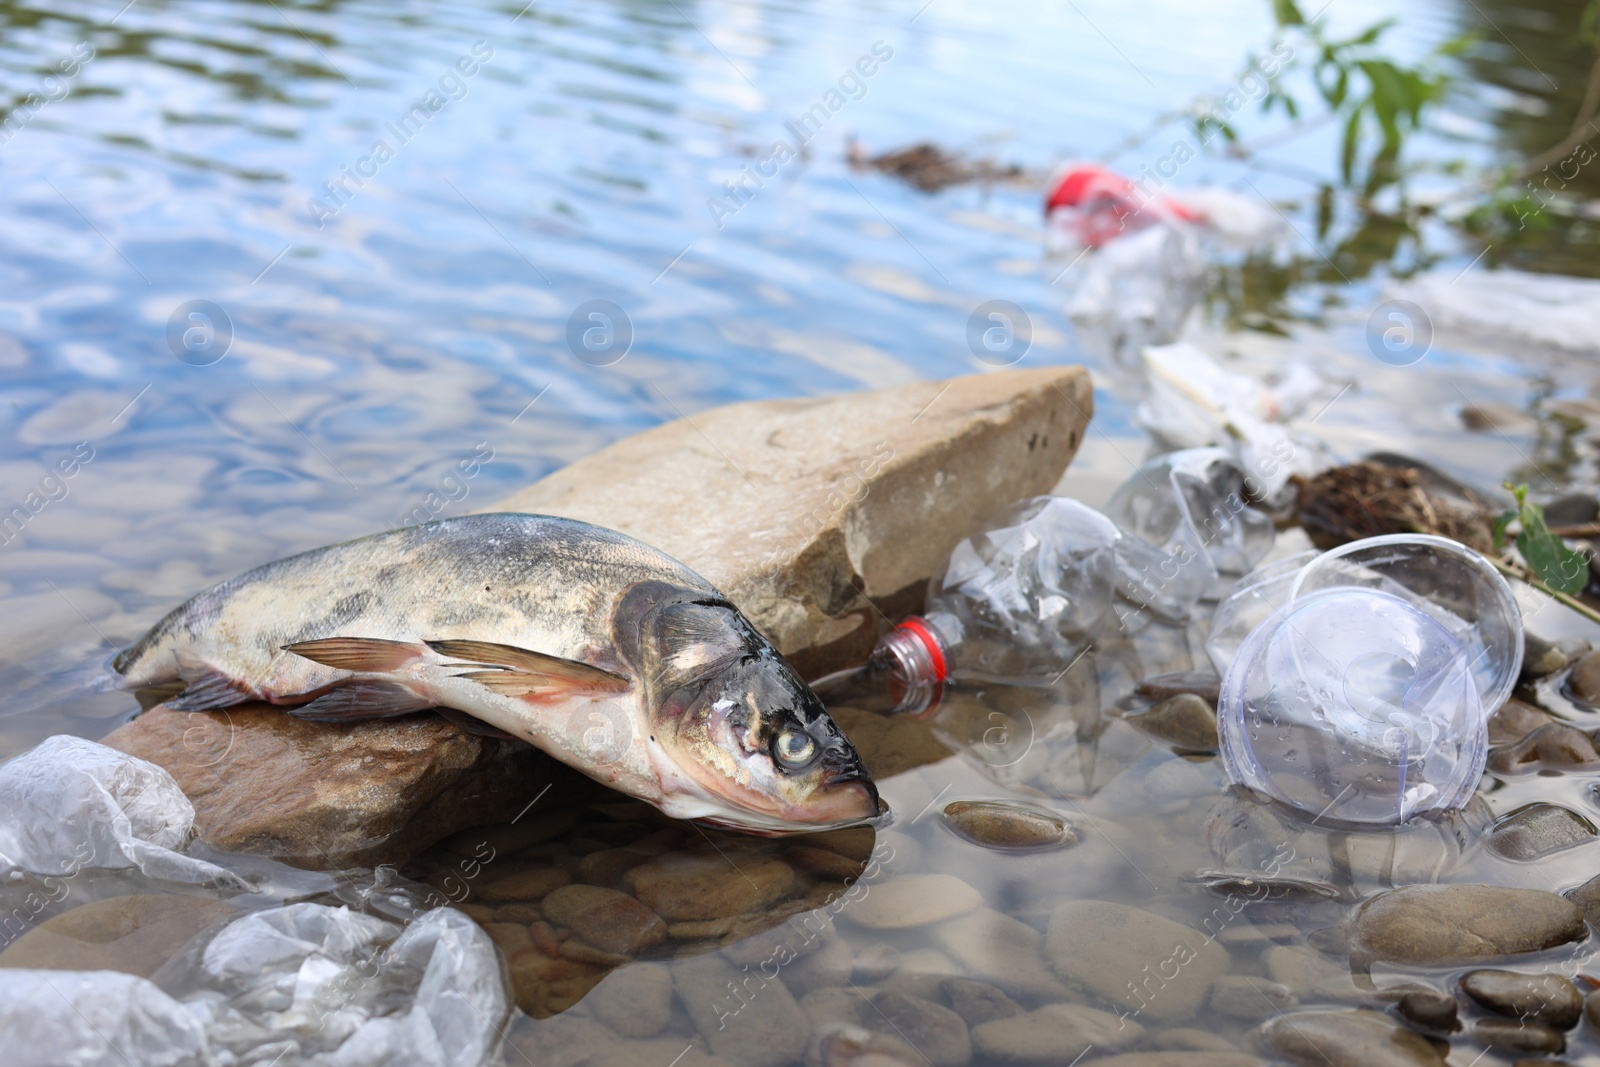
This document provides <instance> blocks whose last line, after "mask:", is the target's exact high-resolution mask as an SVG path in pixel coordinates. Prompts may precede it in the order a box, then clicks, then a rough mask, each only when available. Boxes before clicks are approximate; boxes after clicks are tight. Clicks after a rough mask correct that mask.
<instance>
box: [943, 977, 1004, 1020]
mask: <svg viewBox="0 0 1600 1067" xmlns="http://www.w3.org/2000/svg"><path fill="white" fill-rule="evenodd" d="M939 992H940V993H942V994H944V999H945V1002H946V1003H948V1004H949V1005H950V1008H951V1010H952V1011H954V1012H955V1013H956V1014H957V1015H959V1016H961V1017H962V1018H963V1019H965V1020H966V1022H967V1025H968V1026H981V1025H982V1024H984V1023H992V1022H994V1021H995V1020H996V1019H1009V1018H1011V1017H1012V1016H1013V1015H1021V1014H1022V1008H1021V1006H1020V1005H1018V1004H1017V1002H1016V1001H1014V1000H1012V999H1011V998H1010V997H1008V996H1006V995H1005V994H1004V993H1002V992H1001V991H1000V990H998V989H996V988H995V987H994V986H992V985H990V984H989V983H987V982H978V981H974V980H973V979H971V978H946V979H945V980H944V981H942V982H940V983H939Z"/></svg>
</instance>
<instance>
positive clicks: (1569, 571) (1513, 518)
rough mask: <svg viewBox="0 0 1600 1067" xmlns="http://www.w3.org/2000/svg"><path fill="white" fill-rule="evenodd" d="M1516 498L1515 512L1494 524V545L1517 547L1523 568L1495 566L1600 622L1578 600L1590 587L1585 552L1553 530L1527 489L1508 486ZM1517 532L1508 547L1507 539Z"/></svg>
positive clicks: (1593, 612)
mask: <svg viewBox="0 0 1600 1067" xmlns="http://www.w3.org/2000/svg"><path fill="white" fill-rule="evenodd" d="M1506 488H1507V489H1509V490H1510V491H1511V493H1512V495H1513V496H1514V497H1515V498H1516V502H1517V506H1516V508H1515V509H1513V510H1510V511H1506V512H1503V513H1502V514H1501V515H1500V516H1499V517H1498V518H1496V519H1495V521H1494V545H1495V547H1496V548H1497V549H1499V550H1500V551H1502V552H1504V551H1506V549H1507V548H1508V547H1509V545H1510V544H1514V545H1515V546H1516V549H1517V554H1518V555H1519V556H1521V557H1522V563H1523V567H1522V568H1520V569H1519V568H1513V567H1512V566H1511V565H1509V564H1506V563H1504V562H1496V564H1495V565H1496V566H1497V567H1499V568H1500V570H1502V571H1504V572H1505V573H1507V574H1512V575H1515V576H1516V577H1519V578H1522V579H1523V580H1525V581H1527V582H1528V583H1529V584H1531V585H1534V586H1536V587H1537V588H1539V589H1542V590H1543V591H1544V592H1546V593H1549V594H1550V595H1551V596H1553V597H1555V598H1556V599H1557V600H1559V601H1561V602H1562V603H1563V604H1565V605H1567V606H1568V607H1570V608H1573V609H1574V610H1576V611H1579V612H1581V613H1582V614H1584V615H1586V616H1588V617H1589V618H1591V619H1593V620H1595V621H1596V622H1600V613H1596V612H1595V610H1594V609H1593V608H1591V607H1589V606H1588V605H1586V604H1584V603H1582V602H1580V601H1579V600H1577V599H1576V596H1577V594H1578V593H1581V592H1583V591H1584V590H1585V589H1586V588H1588V586H1589V561H1588V560H1587V559H1586V558H1585V557H1584V555H1583V553H1582V552H1579V551H1578V550H1577V549H1575V548H1573V547H1572V546H1570V545H1568V544H1567V543H1566V542H1565V541H1563V540H1562V539H1561V538H1560V537H1558V536H1557V535H1556V534H1555V533H1553V532H1552V531H1551V529H1550V524H1549V523H1548V522H1546V521H1545V517H1544V508H1542V507H1540V506H1539V505H1538V504H1536V503H1534V502H1533V501H1531V500H1529V499H1528V486H1527V484H1526V483H1524V484H1522V485H1512V484H1511V483H1510V482H1507V483H1506ZM1512 527H1515V528H1516V532H1515V535H1514V540H1513V541H1511V542H1510V543H1509V544H1508V542H1507V540H1506V535H1507V534H1508V533H1510V532H1511V530H1512Z"/></svg>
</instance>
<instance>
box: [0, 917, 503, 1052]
mask: <svg viewBox="0 0 1600 1067" xmlns="http://www.w3.org/2000/svg"><path fill="white" fill-rule="evenodd" d="M197 959H198V965H197V966H196V967H195V968H193V970H192V971H190V972H188V973H185V974H183V975H181V976H172V975H166V976H165V977H163V975H158V977H161V978H162V980H163V981H164V982H166V983H167V985H168V986H169V988H177V989H178V993H177V995H176V996H174V995H173V994H171V993H169V992H167V991H164V990H163V989H162V988H161V987H159V986H157V985H156V984H155V983H153V982H150V981H147V980H146V979H143V978H137V977H134V976H132V975H126V974H119V973H116V972H112V971H10V970H0V1033H3V1034H4V1035H5V1045H4V1049H5V1053H4V1057H3V1059H4V1062H5V1064H6V1065H7V1067H14V1065H16V1067H32V1065H34V1064H39V1065H46V1064H48V1065H52V1067H54V1065H67V1067H78V1065H80V1064H81V1065H83V1067H91V1065H93V1067H99V1065H101V1064H109V1063H124V1062H127V1063H132V1064H136V1065H138V1067H147V1065H150V1067H191V1065H193V1067H230V1065H233V1064H240V1063H249V1064H261V1065H265V1064H268V1063H272V1064H275V1065H276V1067H296V1065H304V1067H388V1065H390V1064H397V1063H404V1064H406V1065H407V1067H475V1065H479V1064H483V1063H486V1062H488V1061H489V1060H490V1059H491V1057H492V1056H493V1055H494V1053H495V1052H496V1050H497V1049H498V1047H499V1042H500V1033H501V1029H502V1027H503V1026H504V1024H505V1020H506V1016H507V1013H508V1011H509V1003H508V999H507V995H506V990H505V982H504V978H503V976H502V972H501V968H500V960H499V957H498V955H496V953H495V949H494V945H493V943H492V942H491V941H490V940H489V937H488V935H487V934H485V933H484V932H483V931H482V930H481V929H479V927H478V926H477V924H475V923H474V922H472V920H470V919H468V918H467V917H466V916H465V915H463V914H461V913H460V912H458V911H455V910H453V909H450V908H437V909H434V910H433V911H429V912H425V913H424V914H422V915H421V916H420V917H418V918H417V920H416V921H415V922H413V923H412V924H411V925H410V926H408V927H406V928H405V929H404V930H402V929H401V928H400V927H399V926H397V925H396V924H394V923H389V922H385V921H384V920H382V919H376V918H373V917H371V916H368V915H362V914H360V913H357V912H352V911H350V910H349V909H348V908H331V907H327V906H325V905H321V904H312V903H301V904H291V905H289V906H287V907H282V908H273V909H270V910H267V911H260V912H254V913H252V914H250V915H246V916H244V917H243V918H240V919H238V920H235V921H234V922H233V923H230V924H229V925H228V926H226V927H224V928H223V929H222V930H221V931H220V932H218V933H217V934H216V936H215V937H213V938H212V939H211V941H210V943H209V944H207V945H206V946H205V948H204V950H203V951H201V952H200V953H199V955H198V957H197Z"/></svg>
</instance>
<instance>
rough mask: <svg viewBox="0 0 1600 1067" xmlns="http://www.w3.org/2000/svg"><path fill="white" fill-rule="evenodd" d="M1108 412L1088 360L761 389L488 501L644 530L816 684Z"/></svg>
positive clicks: (860, 648) (1058, 464)
mask: <svg viewBox="0 0 1600 1067" xmlns="http://www.w3.org/2000/svg"><path fill="white" fill-rule="evenodd" d="M1093 407H1094V398H1093V387H1092V385H1091V383H1090V380H1089V375H1088V373H1087V372H1086V371H1085V370H1083V368H1081V367H1046V368H1041V369H1038V370H1025V371H1002V372H998V373H993V374H977V375H972V376H970V377H965V378H951V379H948V380H945V381H931V382H918V383H916V384H915V385H908V386H902V387H900V388H897V389H885V390H879V391H876V392H868V393H851V394H846V395H844V396H831V397H817V398H805V399H799V400H763V401H753V402H750V403H743V404H730V405H728V406H726V407H720V408H715V409H713V410H711V411H703V412H698V413H696V414H694V415H691V416H689V417H688V418H683V419H678V420H676V421H674V422H669V423H666V424H664V425H661V426H657V427H655V428H654V429H650V430H646V431H644V432H643V433H639V434H635V435H634V436H632V437H628V438H625V439H623V440H621V441H618V442H616V443H615V444H613V445H610V446H608V447H606V448H603V449H601V450H600V451H599V452H596V453H595V454H594V455H592V456H588V457H586V458H584V459H580V460H578V461H577V462H575V463H573V464H571V465H569V466H567V467H564V468H562V469H561V470H559V471H556V472H555V473H554V474H551V475H550V476H549V477H547V478H544V479H543V480H541V481H538V482H535V483H534V484H533V485H530V486H529V487H528V488H526V489H524V490H522V491H521V492H518V493H515V494H513V495H512V496H510V497H508V498H507V499H505V500H502V501H500V502H498V503H497V504H495V505H493V506H491V507H487V508H485V509H483V510H485V511H530V512H538V513H541V514H546V515H562V516H565V517H567V518H572V519H583V520H584V521H586V522H593V523H597V524H599V525H601V526H609V527H611V528H612V529H615V530H621V531H622V532H623V533H627V534H631V535H633V536H634V537H637V538H639V539H640V540H642V541H645V542H647V543H649V544H652V545H654V546H655V547H657V548H659V549H661V550H662V551H663V552H666V553H668V554H669V555H672V556H675V557H677V558H678V559H680V560H682V561H683V562H684V563H686V564H688V565H689V566H690V567H693V568H694V569H695V570H697V571H699V572H700V573H701V574H703V575H704V576H705V577H706V578H707V579H709V580H710V581H711V582H712V584H714V585H716V586H717V587H718V588H719V589H721V590H722V591H723V592H724V593H726V594H727V595H728V597H729V598H730V599H731V600H732V601H733V602H734V603H735V604H737V605H738V606H739V607H740V609H741V610H743V611H744V613H745V614H746V615H748V616H749V617H750V619H751V621H752V622H754V623H755V624H756V625H757V626H759V627H761V629H762V630H763V631H764V632H765V633H766V634H767V636H768V637H770V638H771V639H772V641H773V643H774V644H776V645H777V646H778V649H779V650H780V651H782V652H783V653H784V655H786V656H788V657H789V658H790V660H791V661H793V662H794V664H795V666H796V667H797V668H798V669H799V670H800V672H801V673H802V674H804V675H806V676H807V677H818V676H820V675H821V674H824V673H826V672H828V671H830V670H834V669H836V668H838V667H842V666H846V665H848V664H851V663H856V662H860V660H861V659H862V658H863V657H864V656H865V655H866V653H867V652H868V651H869V650H870V649H871V647H872V645H873V643H874V642H875V641H876V640H877V638H878V636H879V635H880V634H881V633H883V632H884V631H885V630H886V629H888V628H889V626H890V625H891V624H892V623H894V622H898V621H899V619H900V617H901V616H903V615H906V614H908V613H910V612H912V611H916V610H918V609H919V608H920V607H921V605H922V597H923V591H924V588H925V586H926V584H927V581H928V579H929V577H930V576H931V575H932V574H933V573H934V572H935V571H936V570H939V569H941V568H942V566H943V564H944V562H945V559H946V558H947V557H948V556H949V553H950V549H951V547H952V546H953V545H954V544H955V543H956V542H957V541H959V540H960V539H961V538H963V537H965V536H967V535H968V534H971V533H975V532H977V531H978V530H979V529H981V528H982V526H983V523H984V521H985V520H986V519H987V518H988V517H989V516H990V515H992V514H993V513H994V512H995V511H997V510H999V509H1000V508H1002V507H1004V506H1005V505H1007V504H1010V503H1011V502H1013V501H1015V500H1018V499H1021V498H1022V497H1027V496H1035V495H1037V494H1039V493H1044V492H1048V491H1049V490H1050V488H1051V487H1052V486H1054V485H1055V484H1056V482H1057V481H1058V480H1059V479H1060V477H1061V475H1062V473H1063V472H1064V471H1065V470H1066V467H1067V464H1068V462H1070V461H1071V459H1072V456H1073V453H1074V452H1076V451H1077V449H1078V445H1079V444H1080V443H1081V442H1082V440H1083V435H1084V432H1085V429H1086V428H1087V425H1088V420H1089V416H1090V413H1091V412H1092V410H1093Z"/></svg>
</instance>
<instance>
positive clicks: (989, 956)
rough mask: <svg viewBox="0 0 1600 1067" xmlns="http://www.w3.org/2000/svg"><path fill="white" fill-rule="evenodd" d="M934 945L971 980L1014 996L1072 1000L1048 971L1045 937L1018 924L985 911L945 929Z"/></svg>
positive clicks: (997, 913)
mask: <svg viewBox="0 0 1600 1067" xmlns="http://www.w3.org/2000/svg"><path fill="white" fill-rule="evenodd" d="M934 941H935V942H936V943H937V944H938V946H939V947H940V948H942V949H943V950H944V951H945V952H947V953H949V954H950V958H951V959H953V960H955V961H956V962H957V963H959V964H960V965H961V970H964V971H965V972H966V974H967V975H968V976H969V977H973V978H977V979H980V980H982V981H985V982H988V983H990V984H991V985H995V986H998V987H999V988H1001V989H1003V990H1005V991H1006V992H1007V993H1009V994H1010V995H1012V996H1015V997H1024V998H1037V999H1040V1000H1066V999H1068V996H1069V991H1068V989H1067V987H1066V986H1065V985H1064V984H1063V983H1062V981H1061V980H1060V979H1059V978H1057V977H1056V976H1055V974H1053V973H1052V972H1051V971H1050V970H1049V968H1047V967H1046V966H1045V960H1044V942H1045V938H1044V935H1043V934H1041V933H1039V931H1037V930H1035V929H1034V928H1033V927H1031V926H1029V925H1028V924H1027V923H1025V922H1023V921H1022V920H1020V919H1014V918H1012V917H1011V916H1009V915H1005V914H1002V913H1001V912H998V911H994V910H992V909H990V908H984V909H982V910H980V911H975V912H973V913H972V914H971V915H964V916H962V917H961V918H959V919H956V920H954V921H952V922H947V923H945V924H943V925H942V926H940V927H939V928H938V929H937V930H935V931H934ZM958 973H959V972H958Z"/></svg>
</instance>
